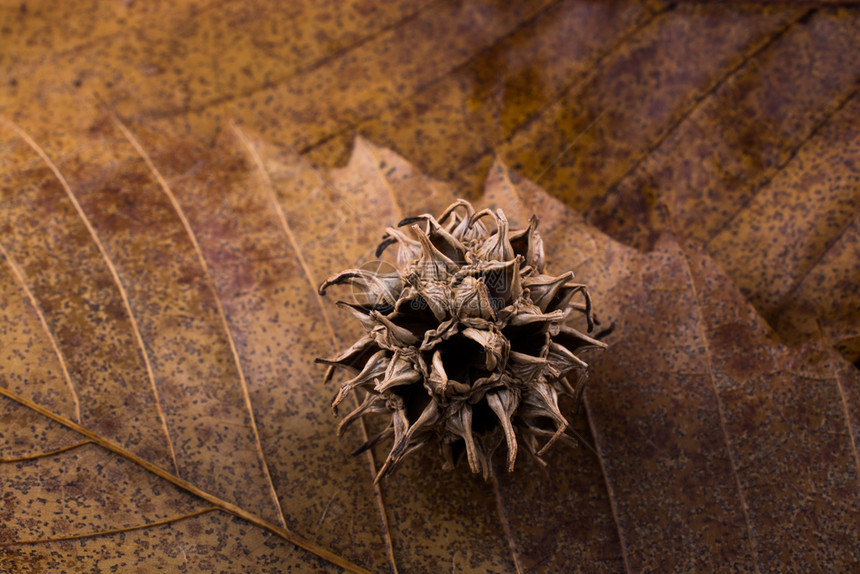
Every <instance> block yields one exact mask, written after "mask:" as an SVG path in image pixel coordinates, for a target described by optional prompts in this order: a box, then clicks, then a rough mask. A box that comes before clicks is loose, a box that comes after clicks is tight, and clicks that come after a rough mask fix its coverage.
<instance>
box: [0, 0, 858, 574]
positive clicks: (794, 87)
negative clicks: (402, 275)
mask: <svg viewBox="0 0 860 574" xmlns="http://www.w3.org/2000/svg"><path fill="white" fill-rule="evenodd" d="M764 4H767V3H758V4H754V3H740V4H734V5H725V4H724V3H707V2H704V3H703V2H695V3H685V2H681V3H666V2H659V1H655V2H637V1H633V0H622V1H619V2H613V3H593V2H581V1H578V0H571V1H530V2H526V3H499V2H496V1H494V0H470V1H467V2H454V3H449V2H435V1H434V2H422V3H407V2H394V3H384V4H379V5H375V4H372V3H370V4H368V3H366V2H349V3H336V4H332V3H296V4H291V5H289V6H287V5H281V4H278V5H274V4H271V5H269V4H266V3H255V4H247V3H229V2H219V3H203V4H201V3H196V4H192V3H173V4H171V5H169V6H168V5H164V6H162V5H158V4H152V3H120V4H116V5H104V6H102V5H101V4H99V5H96V4H94V3H91V4H88V5H84V4H81V3H79V2H73V3H68V4H63V5H61V6H60V5H58V6H53V5H52V6H51V7H47V6H43V5H36V4H34V3H16V4H15V5H14V6H13V5H9V6H6V7H2V8H0V13H2V21H3V22H4V25H3V26H2V27H0V28H2V30H0V35H2V37H3V42H2V43H0V45H2V48H0V70H2V74H0V77H2V78H3V80H2V82H0V118H2V120H0V172H2V174H3V178H2V181H0V395H2V396H0V499H2V503H0V570H2V571H10V572H41V571H54V570H73V569H80V568H83V569H86V570H110V569H117V570H123V571H126V570H129V571H150V570H156V569H165V570H171V571H174V570H175V571H207V572H208V571H223V572H242V571H247V572H281V571H284V570H285V569H288V568H289V567H292V566H295V567H296V568H297V569H300V570H302V571H304V570H314V571H327V570H334V569H336V568H341V569H343V568H345V569H348V570H355V571H360V569H362V568H364V569H368V570H372V571H394V570H397V571H401V572H413V571H436V570H440V569H445V570H447V569H451V570H452V571H456V570H470V571H495V572H516V571H543V572H556V571H571V570H583V571H623V570H636V571H638V570H672V569H675V570H687V569H696V570H705V569H710V570H730V569H732V570H753V571H771V570H776V571H781V570H808V569H812V568H816V569H822V570H832V571H850V570H852V569H855V568H856V565H857V564H858V563H860V556H858V550H857V548H860V540H858V532H857V528H856V517H857V515H858V511H859V510H860V501H858V497H860V494H858V492H860V488H858V474H860V470H858V459H857V448H856V442H857V438H856V437H858V436H860V423H858V415H857V413H858V412H860V407H858V405H860V391H858V389H860V375H858V370H857V368H856V367H855V366H853V365H851V364H850V362H855V361H856V360H857V357H858V346H857V345H858V333H857V325H858V324H860V316H858V309H860V305H858V304H857V300H856V297H857V294H856V288H855V287H856V284H857V282H858V280H860V278H858V265H857V261H858V260H860V257H858V253H857V245H858V244H860V243H858V241H860V240H858V237H857V229H856V228H857V211H858V209H857V207H858V198H857V190H858V189H860V188H858V186H857V182H856V172H857V166H856V165H855V164H856V161H855V160H854V157H855V156H856V147H857V146H856V143H857V142H856V133H857V129H856V127H857V126H856V124H857V112H858V108H857V102H856V99H857V96H856V94H857V85H858V78H860V68H858V62H860V60H858V58H857V54H860V50H858V49H857V48H858V46H857V45H856V44H857V39H858V36H857V34H856V33H855V30H856V19H857V17H858V12H857V10H856V7H855V6H853V5H849V4H851V3H850V2H849V3H846V2H843V3H840V4H842V6H835V7H827V6H825V5H824V4H826V3H820V4H821V5H819V4H816V3H803V4H802V5H800V6H793V5H791V4H790V3H778V4H776V5H774V6H766V5H764ZM679 54H682V55H683V56H684V57H678V55H679ZM356 131H358V132H360V133H362V134H363V135H365V136H367V137H369V138H370V139H372V140H373V141H375V142H379V143H382V144H384V145H387V146H389V147H392V148H394V149H397V150H398V151H400V152H401V153H403V154H404V155H406V156H407V157H409V158H410V160H412V161H416V162H420V163H419V166H420V167H419V168H415V167H413V166H411V165H410V164H408V163H407V162H406V161H405V160H403V159H402V158H401V157H399V156H398V155H397V154H395V153H393V152H391V151H387V150H385V149H382V148H379V147H376V146H374V145H371V144H369V143H368V142H367V141H366V140H363V139H360V138H359V139H358V140H355V139H354V134H355V132H356ZM295 150H300V151H301V152H302V153H303V154H304V155H305V157H311V158H313V159H315V160H317V161H320V162H322V163H324V164H326V165H328V166H331V165H334V164H336V163H337V162H343V161H346V160H348V164H347V166H346V167H345V168H342V169H333V170H322V171H317V170H315V169H313V168H311V167H310V165H309V164H308V163H307V162H306V159H304V158H302V157H300V156H299V155H297V152H296V151H295ZM496 158H501V159H503V160H504V161H505V162H506V163H507V164H510V165H512V166H513V167H514V168H515V169H516V170H517V171H519V172H521V173H523V174H525V175H526V176H529V177H531V178H533V179H535V180H537V181H538V183H539V184H541V185H542V186H544V187H545V188H546V189H547V190H548V191H549V195H548V194H547V193H545V192H544V191H542V190H541V189H540V188H539V187H537V186H536V185H534V184H531V183H529V182H528V181H526V180H525V179H521V178H520V176H518V175H517V174H516V173H514V172H512V171H509V170H508V169H507V167H505V163H503V162H502V161H498V160H497V159H496ZM422 170H423V171H426V172H428V173H429V174H430V175H432V176H435V177H437V178H442V179H444V180H447V181H449V182H455V185H451V184H450V183H449V184H446V183H440V182H439V181H436V180H434V179H432V178H430V177H428V176H425V175H422V173H421V171H422ZM488 170H489V179H487V183H486V186H484V181H485V179H486V178H487V171H488ZM480 190H484V191H483V192H481V191H480ZM456 195H470V196H471V198H472V199H473V200H476V207H478V208H479V209H481V208H493V209H495V208H497V207H500V208H502V209H504V211H505V213H506V214H507V215H508V218H509V220H510V225H511V229H515V228H522V227H526V226H528V225H529V216H530V215H531V214H532V213H537V214H538V215H539V216H540V218H541V220H540V225H539V230H540V232H541V234H542V237H543V240H544V244H545V247H546V252H547V253H546V255H547V266H548V268H550V269H554V270H566V269H573V270H574V272H575V274H576V279H575V280H576V281H582V282H584V283H587V284H588V285H589V287H590V288H591V289H592V291H593V296H594V305H595V309H597V310H598V312H599V319H600V320H601V327H604V328H605V327H609V326H610V325H614V330H613V331H612V333H611V334H610V335H608V338H607V340H608V341H609V342H610V344H611V345H612V347H613V348H612V350H611V351H610V352H608V353H606V354H605V355H604V356H602V357H597V356H592V357H589V362H590V363H593V365H594V368H593V372H592V375H591V378H590V381H589V383H588V386H587V390H586V392H585V403H584V405H585V406H584V410H583V411H580V416H578V417H577V416H571V417H570V419H571V420H572V421H575V422H574V424H573V428H572V429H571V431H572V435H571V436H578V437H580V438H570V439H569V440H564V441H563V442H561V443H560V444H556V445H555V447H554V448H553V449H552V450H550V451H548V452H547V454H546V459H547V463H548V464H547V467H546V468H542V467H540V466H538V465H537V464H531V463H528V462H527V459H526V458H525V456H522V462H523V463H522V464H521V463H520V462H518V463H517V465H516V467H515V471H514V472H513V473H510V474H508V473H507V472H506V467H507V466H508V460H507V459H506V457H505V456H504V455H503V453H502V450H503V449H500V452H499V457H498V459H497V460H494V461H493V463H494V469H495V471H496V472H495V473H494V475H493V476H492V477H491V480H490V483H489V485H488V484H485V483H484V482H483V481H482V479H480V478H473V477H472V476H471V474H470V472H469V470H468V468H464V467H462V466H461V467H459V468H458V469H456V470H454V471H446V470H443V469H442V468H440V467H439V465H438V463H437V460H436V458H435V457H433V456H422V455H419V454H417V453H416V455H415V456H413V457H411V458H409V459H407V460H406V461H405V462H404V466H403V468H402V469H400V470H399V471H398V472H397V473H396V474H395V475H393V476H391V477H390V478H389V479H387V480H386V481H384V482H382V483H380V485H378V486H374V485H373V483H372V479H373V477H374V476H375V475H376V473H377V472H378V470H379V469H380V468H381V466H382V461H384V460H385V455H386V454H387V452H388V449H389V446H390V445H388V444H384V442H385V441H382V443H380V444H377V445H374V446H372V447H371V448H370V449H369V450H368V452H367V453H365V454H363V455H360V456H358V457H353V456H351V455H350V453H351V451H352V450H354V449H355V448H356V447H359V446H360V445H362V444H364V443H366V442H367V441H368V440H369V439H370V438H371V437H373V436H376V434H377V433H378V432H379V431H381V430H382V429H383V427H382V426H379V425H375V424H373V423H372V422H371V423H369V424H367V425H366V428H365V426H364V425H362V424H361V423H359V422H355V423H353V424H352V426H350V427H348V428H346V429H345V431H344V433H343V435H344V436H343V437H342V438H338V437H337V431H338V424H339V420H338V419H335V418H333V417H332V416H331V412H330V404H331V398H332V396H333V395H334V389H335V385H334V383H323V382H322V381H323V378H324V373H325V367H324V366H320V365H317V364H315V363H314V362H313V359H314V358H316V357H320V356H331V355H332V353H334V352H335V351H336V350H337V349H341V348H343V347H344V346H345V343H347V342H351V341H354V340H355V339H356V338H357V336H358V334H359V333H360V330H359V329H358V327H357V326H356V323H357V322H356V321H355V318H354V317H353V314H352V312H351V311H350V310H349V309H343V308H337V307H335V306H333V305H328V304H327V303H326V302H324V301H322V300H320V298H319V295H318V294H317V292H316V290H315V287H316V285H318V284H319V283H320V282H322V280H323V279H325V278H326V277H328V276H329V275H330V274H331V273H333V272H335V271H338V270H340V269H347V268H351V267H355V266H357V265H361V264H362V263H363V262H366V261H370V260H373V259H374V258H375V256H374V252H373V250H374V247H375V246H376V245H377V243H378V241H379V240H380V236H381V234H382V233H384V232H385V229H386V227H391V226H395V225H396V223H397V222H398V221H400V220H401V219H403V218H404V217H405V216H412V215H420V214H424V213H430V214H436V215H438V214H439V213H440V211H441V210H442V209H444V207H446V206H447V205H448V204H449V203H451V201H453V200H454V199H455V196H456ZM555 198H560V199H561V201H559V200H558V199H555ZM570 207H573V208H576V209H578V210H580V211H581V212H583V213H584V214H585V217H584V218H583V217H580V216H578V215H576V214H575V213H574V212H573V211H571V210H570V209H569V208H570ZM586 222H588V223H590V224H592V225H596V226H597V227H599V228H601V229H602V230H603V231H606V232H609V233H611V234H612V235H613V237H614V238H615V239H617V240H621V241H622V242H623V243H619V242H617V241H615V240H612V239H610V238H609V237H607V236H606V235H604V234H603V233H602V232H601V231H598V230H597V229H595V228H593V227H590V226H589V224H588V223H586ZM690 238H692V239H693V240H694V241H696V242H698V243H691V242H690V241H689V239H690ZM787 239H790V240H787ZM637 249H638V251H637ZM710 257H712V258H713V260H711V259H710ZM714 261H716V262H717V263H718V264H719V265H720V267H721V268H722V269H724V270H725V272H726V274H727V275H728V277H729V278H730V279H731V280H729V279H728V278H727V277H726V275H724V274H723V272H722V271H721V270H720V269H719V268H718V267H717V265H716V264H715V263H714ZM732 281H733V282H734V284H733V283H732ZM735 284H736V285H737V287H736V286H735ZM744 297H748V298H749V301H750V303H751V304H752V306H751V305H750V304H748V303H747V302H746V301H745V299H744ZM759 314H761V315H762V317H763V319H762V318H761V317H759ZM367 320H369V321H372V320H373V319H372V318H368V319H367ZM765 320H766V321H769V322H770V324H771V325H772V326H773V327H774V328H775V329H776V331H773V330H771V329H770V327H769V326H768V324H767V323H766V322H765ZM785 343H789V344H790V345H791V346H790V347H789V346H787V345H786V344H785ZM833 347H835V348H837V349H838V350H839V351H840V352H841V353H842V354H843V356H840V355H839V354H838V353H836V352H835V351H834V350H833ZM355 352H356V353H360V352H361V349H357V350H355ZM845 358H848V359H849V361H850V362H846V360H845ZM523 368H524V369H525V368H528V366H527V365H524V366H523ZM350 400H351V399H347V400H346V401H345V403H344V404H345V405H346V404H347V403H348V401H350ZM351 406H353V408H354V407H355V406H358V405H357V404H356V405H351ZM577 406H578V405H577V404H576V403H575V402H573V401H567V402H564V401H563V402H562V405H561V408H562V412H564V413H565V414H566V415H567V414H568V413H575V412H576V409H577ZM502 407H504V405H502ZM350 410H351V409H350ZM381 424H382V423H381ZM389 440H390V439H389ZM591 445H593V448H594V449H595V450H596V453H597V454H593V453H592V452H591V450H590V447H591ZM521 455H525V453H521ZM518 460H520V459H519V458H518Z"/></svg>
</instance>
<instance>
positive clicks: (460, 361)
mask: <svg viewBox="0 0 860 574" xmlns="http://www.w3.org/2000/svg"><path fill="white" fill-rule="evenodd" d="M398 227H400V229H397V228H391V227H390V228H388V229H387V230H386V233H385V235H384V236H383V238H382V243H381V244H380V245H379V248H378V249H377V257H379V256H382V254H383V252H385V251H386V250H387V249H388V248H389V247H396V249H397V253H396V257H395V261H396V264H394V265H392V264H387V263H385V264H379V265H377V266H376V267H375V268H374V266H372V265H365V266H362V268H361V269H348V270H346V271H342V272H340V273H336V274H334V275H332V276H331V277H329V278H328V279H326V280H325V281H324V282H323V283H322V284H321V285H320V289H319V291H320V294H322V295H324V294H325V291H326V289H327V288H328V287H330V286H332V285H350V286H351V287H352V291H353V299H354V300H353V301H352V302H342V301H340V302H338V304H339V305H340V306H342V307H344V308H346V309H347V310H348V311H349V312H350V313H352V314H353V315H354V316H356V318H357V319H358V320H359V322H360V323H361V325H362V327H363V328H364V329H365V331H366V333H365V334H364V335H363V336H362V337H361V338H360V339H359V340H358V341H357V342H356V343H354V344H353V345H352V346H350V347H349V348H348V349H346V350H345V351H344V352H342V353H341V354H340V355H338V356H337V357H335V358H333V359H317V361H318V362H321V363H325V364H327V365H329V366H330V367H329V371H328V372H327V373H326V381H328V380H330V379H331V377H332V373H333V371H334V369H343V370H345V371H346V372H347V373H348V375H349V379H348V380H346V381H344V382H343V383H341V386H340V389H339V390H338V392H337V393H336V394H335V396H334V398H333V399H332V409H333V410H334V411H335V412H337V407H338V406H339V405H340V404H341V403H342V402H343V401H344V399H345V398H346V397H347V396H349V395H350V394H351V393H355V394H356V395H358V397H357V398H358V403H359V406H358V407H357V408H356V409H354V410H353V411H352V412H350V413H349V414H347V415H346V416H345V418H344V419H343V421H342V422H341V424H340V426H339V427H338V434H341V433H342V432H343V430H344V428H345V427H347V426H348V425H349V424H350V423H352V422H354V421H355V420H358V419H360V418H362V417H364V416H368V415H376V416H385V417H387V418H388V420H389V424H388V426H387V427H386V428H385V429H383V430H382V432H380V433H379V434H378V435H377V436H375V437H373V438H372V439H370V440H369V441H367V443H365V444H363V445H361V446H360V447H359V448H358V449H357V450H356V453H358V452H363V451H365V450H367V449H368V448H370V447H372V446H374V445H376V444H378V443H379V442H381V441H383V440H387V439H393V443H392V446H391V449H390V451H389V454H388V457H387V458H386V460H385V463H384V464H383V466H382V468H381V469H380V471H379V474H378V475H377V476H376V481H377V482H378V481H379V480H380V479H382V478H383V477H385V476H386V475H388V474H390V473H391V472H392V471H394V470H395V469H396V468H397V467H398V465H400V463H401V462H402V461H403V459H404V458H405V457H406V456H408V455H410V454H412V453H414V452H416V451H418V450H421V449H423V448H426V447H435V448H437V449H438V450H439V451H440V452H441V454H442V455H443V460H444V465H445V466H446V467H447V468H451V467H452V466H453V465H454V464H456V461H457V460H458V458H461V457H462V455H463V454H465V458H466V460H467V462H468V465H469V468H470V469H471V470H472V472H475V473H481V474H483V475H484V477H485V478H486V477H488V476H489V473H490V469H491V460H492V456H493V453H494V452H495V450H496V449H497V448H498V447H499V446H500V445H502V444H504V445H505V448H506V449H507V456H506V462H507V464H506V468H507V470H508V471H512V470H513V469H514V463H515V462H516V458H517V453H518V452H521V451H522V450H525V452H527V453H530V454H531V455H533V456H534V457H536V458H537V459H538V461H539V462H541V463H542V464H544V463H543V461H542V460H541V455H542V454H543V453H544V452H545V451H546V450H547V449H548V448H549V447H550V446H551V445H552V444H553V443H554V442H555V441H556V440H558V439H559V438H560V437H562V436H566V435H565V430H566V429H567V428H568V427H569V424H568V421H567V419H566V418H565V417H564V415H563V414H562V413H561V411H560V410H559V407H558V396H559V395H560V394H569V395H573V396H574V397H576V399H577V400H578V399H579V397H580V396H581V393H582V389H583V387H584V385H585V381H586V378H587V374H588V365H587V364H586V363H585V361H583V360H582V358H581V357H580V356H579V354H581V353H582V351H584V350H587V349H595V348H597V349H603V348H605V347H606V345H605V343H603V342H601V341H598V340H596V339H594V338H592V337H589V336H588V335H586V334H585V333H583V332H581V331H579V330H577V329H575V328H574V327H572V326H569V325H567V324H565V323H566V322H567V321H568V320H569V319H570V316H571V315H572V314H580V315H581V316H583V317H584V318H585V323H586V325H587V331H591V329H592V326H593V325H594V320H593V316H592V308H591V299H590V297H589V295H588V289H587V287H586V286H585V285H582V284H580V283H575V282H573V272H571V271H566V272H563V273H561V274H560V275H550V274H548V273H547V272H546V271H545V269H544V261H545V258H544V249H543V241H542V240H541V237H540V234H539V233H538V218H537V217H536V216H532V217H531V218H530V219H529V225H528V227H527V228H524V229H519V230H512V229H509V224H508V220H507V218H506V217H505V214H504V213H503V212H502V211H501V210H498V209H497V210H490V209H485V210H482V211H479V212H476V211H475V210H474V208H473V207H472V206H471V205H470V204H469V202H467V201H465V200H458V201H456V202H455V203H453V204H452V205H451V206H449V207H448V208H447V209H446V210H445V211H444V212H443V213H442V214H441V215H440V217H439V219H438V220H437V219H436V218H434V217H433V216H432V215H430V214H423V215H418V216H415V217H409V218H406V219H404V220H403V221H401V222H400V224H399V226H398Z"/></svg>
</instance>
